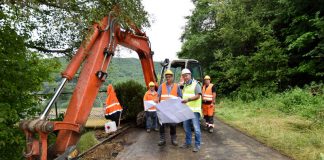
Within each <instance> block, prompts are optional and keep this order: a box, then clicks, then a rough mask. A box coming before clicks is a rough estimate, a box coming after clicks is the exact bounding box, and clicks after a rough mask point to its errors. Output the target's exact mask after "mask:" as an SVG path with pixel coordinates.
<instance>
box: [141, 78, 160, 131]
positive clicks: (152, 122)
mask: <svg viewBox="0 0 324 160" xmlns="http://www.w3.org/2000/svg"><path fill="white" fill-rule="evenodd" d="M149 87H150V89H149V90H148V91H147V92H146V93H145V95H144V98H143V100H144V102H145V101H156V99H157V98H158V94H157V92H156V91H155V84H154V82H150V83H149ZM144 110H145V107H144ZM145 117H146V132H148V133H149V132H151V129H154V130H155V131H159V129H158V128H157V114H156V107H155V106H152V107H150V108H148V109H146V110H145Z"/></svg>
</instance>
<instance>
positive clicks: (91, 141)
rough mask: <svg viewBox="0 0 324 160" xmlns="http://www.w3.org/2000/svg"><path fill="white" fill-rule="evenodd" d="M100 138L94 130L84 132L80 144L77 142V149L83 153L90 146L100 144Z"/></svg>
mask: <svg viewBox="0 0 324 160" xmlns="http://www.w3.org/2000/svg"><path fill="white" fill-rule="evenodd" d="M98 143H99V142H98V140H97V138H96V137H95V135H94V132H87V133H84V134H83V135H82V136H81V138H80V140H79V142H78V144H77V149H78V151H79V152H80V153H83V152H84V151H86V150H87V149H89V148H90V147H92V146H94V145H96V144H98Z"/></svg>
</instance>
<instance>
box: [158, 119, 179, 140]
mask: <svg viewBox="0 0 324 160" xmlns="http://www.w3.org/2000/svg"><path fill="white" fill-rule="evenodd" d="M166 126H169V127H170V135H171V140H176V138H177V124H175V123H166V124H162V125H160V140H161V141H165V127H166Z"/></svg>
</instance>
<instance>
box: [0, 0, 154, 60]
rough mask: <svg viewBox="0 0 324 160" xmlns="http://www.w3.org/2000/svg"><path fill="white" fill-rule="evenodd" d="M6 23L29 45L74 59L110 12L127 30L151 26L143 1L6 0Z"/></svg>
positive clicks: (2, 8)
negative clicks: (88, 37) (88, 35)
mask: <svg viewBox="0 0 324 160" xmlns="http://www.w3.org/2000/svg"><path fill="white" fill-rule="evenodd" d="M0 8H1V10H2V11H3V13H2V14H4V15H6V16H7V18H6V19H3V23H5V24H8V25H9V26H11V27H12V28H14V29H16V32H17V33H19V35H24V36H25V37H27V39H26V40H27V41H26V46H27V47H28V48H33V49H37V50H38V51H41V52H43V53H63V54H65V55H68V56H71V55H72V54H73V51H75V50H76V49H77V48H78V47H79V45H80V42H81V41H82V40H83V39H84V37H85V36H86V34H87V33H88V32H89V30H88V28H89V27H90V26H91V25H92V24H93V23H94V22H100V20H101V19H102V18H103V17H104V16H106V15H108V14H109V12H110V11H113V12H114V15H115V16H116V18H117V19H118V22H119V23H120V24H122V25H123V27H124V28H125V29H129V28H130V25H131V24H132V23H134V24H135V25H136V26H137V27H139V28H141V27H145V26H149V21H148V15H147V12H146V11H145V10H144V7H143V5H142V3H141V1H140V0H108V1H103V0H60V1H57V0H33V1H20V0H5V1H3V2H0Z"/></svg>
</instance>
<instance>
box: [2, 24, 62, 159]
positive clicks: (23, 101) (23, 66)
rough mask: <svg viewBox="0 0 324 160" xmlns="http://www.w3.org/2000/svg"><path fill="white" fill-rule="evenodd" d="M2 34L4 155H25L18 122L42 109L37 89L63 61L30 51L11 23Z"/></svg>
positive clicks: (7, 157)
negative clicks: (39, 105)
mask: <svg viewBox="0 0 324 160" xmlns="http://www.w3.org/2000/svg"><path fill="white" fill-rule="evenodd" d="M0 35H1V36H0V73H1V74H0V85H1V87H0V155H5V156H2V158H4V159H21V158H22V157H21V156H22V155H21V153H22V148H23V147H24V146H25V145H24V144H25V138H24V135H23V132H22V131H20V130H19V129H18V126H17V125H16V124H17V122H18V121H19V120H21V119H24V118H27V117H32V116H34V115H35V113H37V111H39V109H38V108H36V107H35V106H37V104H38V103H39V101H40V100H39V99H38V97H37V96H36V95H35V94H34V93H36V92H37V91H39V90H41V89H42V88H41V86H42V85H41V84H42V82H43V81H49V73H50V72H52V71H54V70H55V69H56V68H57V67H58V66H59V64H58V63H57V62H56V61H52V60H46V59H42V58H39V55H38V54H36V53H33V52H30V51H28V50H27V49H26V47H25V46H24V38H23V37H21V36H19V35H17V33H16V32H15V31H14V30H12V29H10V27H9V26H1V27H0Z"/></svg>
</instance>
